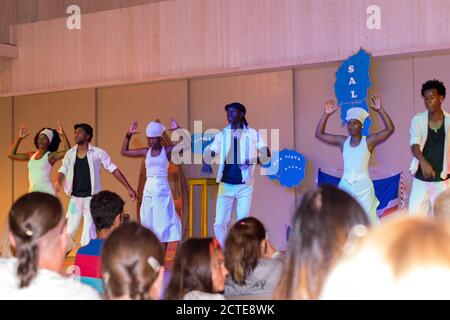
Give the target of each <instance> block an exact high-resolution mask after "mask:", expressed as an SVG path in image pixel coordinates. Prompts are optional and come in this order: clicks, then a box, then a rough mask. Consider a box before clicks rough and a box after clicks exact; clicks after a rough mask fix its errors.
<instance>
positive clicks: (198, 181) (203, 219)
mask: <svg viewBox="0 0 450 320" xmlns="http://www.w3.org/2000/svg"><path fill="white" fill-rule="evenodd" d="M216 185H218V183H217V182H216V179H215V178H195V179H189V236H190V237H192V234H193V231H194V187H195V186H201V187H202V201H201V203H202V211H201V215H200V234H201V236H202V237H206V236H207V233H208V225H207V224H208V186H216Z"/></svg>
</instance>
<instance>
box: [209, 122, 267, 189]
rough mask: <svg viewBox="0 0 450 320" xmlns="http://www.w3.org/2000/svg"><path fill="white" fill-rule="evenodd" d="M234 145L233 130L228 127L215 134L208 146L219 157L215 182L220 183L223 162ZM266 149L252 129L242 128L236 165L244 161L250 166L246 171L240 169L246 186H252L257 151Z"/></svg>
mask: <svg viewBox="0 0 450 320" xmlns="http://www.w3.org/2000/svg"><path fill="white" fill-rule="evenodd" d="M233 144H234V139H233V130H232V129H231V126H230V125H228V126H227V127H226V128H224V129H223V130H222V131H221V132H220V133H218V134H216V135H215V137H214V141H213V142H212V143H211V144H210V145H209V146H208V148H209V149H210V150H211V151H214V152H215V153H216V154H218V155H219V169H218V170H217V180H216V181H217V182H218V183H220V182H221V181H222V176H223V170H224V168H225V160H226V158H227V155H228V153H229V152H230V151H231V150H232V149H231V147H232V146H233ZM264 147H267V144H266V142H265V141H264V139H262V137H261V136H260V135H259V133H258V131H256V130H255V129H253V128H249V127H247V126H244V129H243V130H242V133H241V137H240V140H239V153H238V156H239V157H238V164H243V163H245V160H249V161H250V165H249V166H248V168H246V169H242V168H241V173H242V181H243V182H244V183H246V184H249V185H253V184H254V181H255V178H254V171H255V167H256V160H257V158H258V150H259V149H261V148H264Z"/></svg>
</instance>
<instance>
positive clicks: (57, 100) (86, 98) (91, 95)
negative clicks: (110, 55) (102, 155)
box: [14, 89, 96, 208]
mask: <svg viewBox="0 0 450 320" xmlns="http://www.w3.org/2000/svg"><path fill="white" fill-rule="evenodd" d="M57 121H61V123H62V125H63V127H64V129H65V132H66V134H67V136H68V138H69V141H70V144H71V145H72V146H73V145H74V130H73V126H74V125H75V124H76V123H80V122H86V123H89V124H90V125H92V127H93V128H94V143H95V129H96V128H95V90H93V89H85V90H74V91H65V92H58V93H48V94H41V95H30V96H21V97H16V98H15V99H14V138H16V137H17V133H18V132H19V127H20V125H21V124H27V125H28V128H29V131H30V135H29V136H28V137H26V139H25V140H24V141H23V142H22V144H21V145H20V146H19V149H18V150H19V151H21V152H26V151H32V150H35V146H34V143H33V140H34V136H35V134H36V133H37V132H38V130H40V129H42V128H43V127H51V128H55V127H56V123H57ZM61 148H62V143H61V145H60V149H61ZM60 166H61V161H58V162H57V163H56V164H55V165H54V167H53V176H54V177H56V175H57V171H58V169H59V168H60ZM27 191H28V167H27V162H21V161H14V199H17V198H18V197H20V196H21V195H22V194H24V193H26V192H27ZM59 198H60V199H61V200H62V201H63V204H64V208H67V204H68V202H69V197H68V196H67V195H66V194H65V193H64V192H63V191H61V192H60V194H59Z"/></svg>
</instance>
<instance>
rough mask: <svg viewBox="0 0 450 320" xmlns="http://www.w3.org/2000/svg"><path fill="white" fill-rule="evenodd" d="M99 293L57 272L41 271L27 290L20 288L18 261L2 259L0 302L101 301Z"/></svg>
mask: <svg viewBox="0 0 450 320" xmlns="http://www.w3.org/2000/svg"><path fill="white" fill-rule="evenodd" d="M99 299H100V296H99V295H98V293H97V291H95V290H94V289H92V288H91V287H89V286H87V285H84V284H81V283H80V282H78V281H76V280H74V279H71V278H65V277H63V276H62V275H60V274H59V273H57V272H54V271H50V270H46V269H39V271H38V273H37V275H36V277H35V278H34V279H33V280H31V283H30V285H29V286H28V287H26V288H19V278H18V276H17V259H16V258H7V259H0V300H99Z"/></svg>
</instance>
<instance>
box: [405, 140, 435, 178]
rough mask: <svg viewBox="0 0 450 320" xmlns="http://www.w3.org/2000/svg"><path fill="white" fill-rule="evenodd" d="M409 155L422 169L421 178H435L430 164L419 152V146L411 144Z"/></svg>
mask: <svg viewBox="0 0 450 320" xmlns="http://www.w3.org/2000/svg"><path fill="white" fill-rule="evenodd" d="M411 153H412V154H413V156H414V157H416V159H417V160H419V164H420V168H421V169H422V173H423V176H424V177H425V178H426V179H430V178H434V177H435V176H436V172H434V170H433V167H432V166H431V164H430V163H429V162H428V161H427V159H425V157H424V156H423V154H422V151H420V146H419V145H418V144H413V145H412V146H411Z"/></svg>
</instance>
